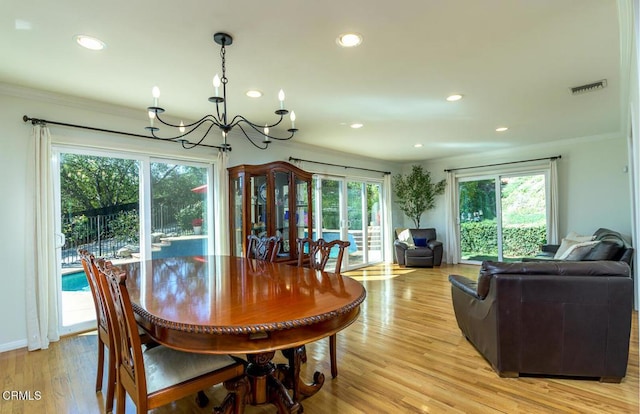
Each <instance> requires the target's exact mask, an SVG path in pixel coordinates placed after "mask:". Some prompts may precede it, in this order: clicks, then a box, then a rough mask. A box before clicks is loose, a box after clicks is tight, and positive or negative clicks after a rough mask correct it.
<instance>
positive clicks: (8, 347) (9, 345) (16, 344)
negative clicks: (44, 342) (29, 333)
mask: <svg viewBox="0 0 640 414" xmlns="http://www.w3.org/2000/svg"><path fill="white" fill-rule="evenodd" d="M26 347H27V340H26V339H21V340H19V341H13V342H6V343H4V344H0V353H2V352H7V351H13V350H14V349H20V348H26Z"/></svg>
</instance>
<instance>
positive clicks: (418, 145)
mask: <svg viewBox="0 0 640 414" xmlns="http://www.w3.org/2000/svg"><path fill="white" fill-rule="evenodd" d="M413 147H414V148H422V144H413Z"/></svg>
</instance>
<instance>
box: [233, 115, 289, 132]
mask: <svg viewBox="0 0 640 414" xmlns="http://www.w3.org/2000/svg"><path fill="white" fill-rule="evenodd" d="M283 119H284V115H280V119H279V120H278V122H276V123H273V124H271V125H260V124H256V123H253V122H251V121H249V120H248V119H247V118H245V117H244V116H242V115H236V116H234V117H233V119H232V120H231V123H230V124H229V126H230V127H231V128H233V127H234V126H236V125H238V124H239V123H240V122H244V123H246V124H247V125H250V126H251V128H253V129H255V130H256V131H258V132H260V133H262V129H263V128H265V127H266V128H273V127H275V126H278V125H280V123H281V122H282V120H283Z"/></svg>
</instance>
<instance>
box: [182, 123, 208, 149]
mask: <svg viewBox="0 0 640 414" xmlns="http://www.w3.org/2000/svg"><path fill="white" fill-rule="evenodd" d="M198 126H200V125H198ZM214 126H215V124H214V123H211V125H209V128H207V131H206V132H205V133H204V134H203V135H202V138H200V140H199V141H197V142H190V141H187V140H186V139H179V138H175V140H176V141H178V142H180V143H181V144H182V148H184V149H191V148H195V147H197V146H198V145H200V144H202V142H203V141H204V139H205V138H206V137H207V135H209V131H211V128H213V127H214ZM196 128H197V127H196ZM196 128H194V129H192V130H191V131H189V132H187V133H185V134H184V135H181V137H183V136H185V135H187V134H190V133H192V132H193V131H195V129H196Z"/></svg>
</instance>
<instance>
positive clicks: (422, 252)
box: [404, 247, 433, 258]
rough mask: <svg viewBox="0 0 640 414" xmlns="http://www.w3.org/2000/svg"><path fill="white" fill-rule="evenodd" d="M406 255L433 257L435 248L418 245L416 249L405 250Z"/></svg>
mask: <svg viewBox="0 0 640 414" xmlns="http://www.w3.org/2000/svg"><path fill="white" fill-rule="evenodd" d="M404 255H405V257H424V258H427V257H430V258H433V250H431V249H429V248H428V247H416V248H415V249H407V250H406V251H405V252H404Z"/></svg>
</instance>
